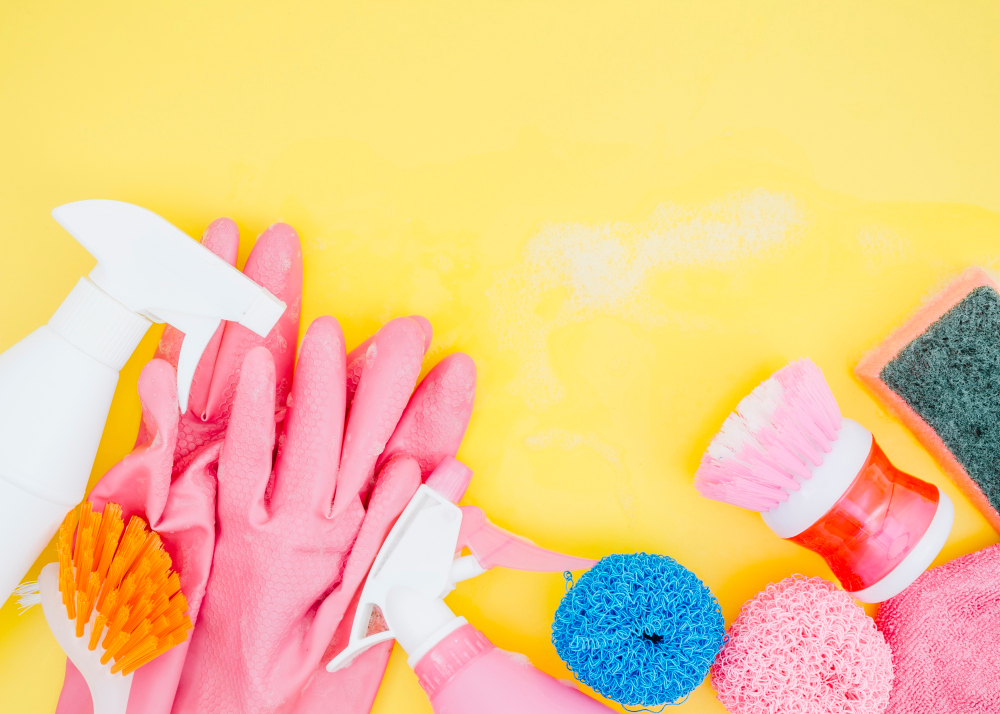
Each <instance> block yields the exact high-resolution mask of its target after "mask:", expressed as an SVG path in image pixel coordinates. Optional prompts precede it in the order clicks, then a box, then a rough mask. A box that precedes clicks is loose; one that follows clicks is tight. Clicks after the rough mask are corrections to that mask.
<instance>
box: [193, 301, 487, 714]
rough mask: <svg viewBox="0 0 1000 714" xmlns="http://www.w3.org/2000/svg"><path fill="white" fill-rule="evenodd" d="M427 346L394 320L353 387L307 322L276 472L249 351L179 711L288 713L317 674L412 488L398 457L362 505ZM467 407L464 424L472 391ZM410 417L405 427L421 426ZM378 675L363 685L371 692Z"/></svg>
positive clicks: (370, 349)
mask: <svg viewBox="0 0 1000 714" xmlns="http://www.w3.org/2000/svg"><path fill="white" fill-rule="evenodd" d="M428 338H429V331H428V332H425V330H424V327H423V321H418V320H416V319H411V318H399V319H397V320H393V321H392V322H390V323H388V324H387V325H386V326H384V327H383V328H382V329H381V330H380V331H379V332H378V333H377V334H376V335H375V336H374V337H373V338H372V339H371V340H369V341H368V343H366V345H363V346H362V348H363V349H361V350H356V351H355V352H354V353H352V357H357V356H359V355H363V356H364V360H363V362H362V363H361V364H360V365H355V364H354V360H352V365H351V366H352V367H353V368H355V369H352V370H351V379H350V380H348V366H347V356H346V355H345V353H344V341H343V335H342V333H341V330H340V326H339V325H338V324H337V322H336V320H334V319H333V318H320V319H318V320H317V321H316V322H314V323H313V324H312V326H310V328H309V331H308V332H307V334H306V336H305V338H304V339H303V342H302V346H301V348H300V355H299V363H298V366H297V368H296V373H295V378H294V381H293V384H292V392H291V397H290V399H289V405H288V411H287V416H286V419H285V430H284V434H283V435H282V437H281V443H280V445H279V449H278V455H277V458H276V459H275V460H274V462H273V463H274V466H273V469H272V446H273V443H274V421H273V415H272V412H273V408H272V406H271V405H272V404H273V401H272V400H273V398H274V368H273V365H272V362H271V358H270V355H269V354H268V353H267V351H266V350H253V351H251V352H250V353H249V355H248V356H247V358H246V361H245V362H244V364H243V371H242V375H241V378H240V382H239V388H238V390H237V395H236V401H235V404H234V406H233V414H232V418H231V421H230V425H229V429H228V431H227V432H226V437H225V443H224V446H223V450H222V455H221V457H220V462H219V464H220V465H219V491H218V499H219V503H218V519H219V521H218V526H217V533H218V540H217V545H216V552H215V561H214V564H213V567H212V572H211V576H210V580H209V583H208V587H207V592H206V596H205V600H204V602H203V605H202V612H201V615H200V618H199V622H198V624H197V626H196V628H195V631H194V635H193V638H192V642H191V648H190V650H189V654H188V658H187V661H186V663H185V668H184V672H183V675H182V678H181V683H180V686H179V688H178V691H177V697H176V700H175V705H174V711H175V712H178V713H180V714H192V713H195V712H197V713H208V714H215V713H217V712H240V713H243V712H247V713H253V714H256V713H258V712H278V711H290V710H292V708H293V707H294V705H295V703H296V701H297V700H298V698H299V695H300V693H301V691H302V689H303V686H304V685H305V684H306V683H307V682H308V681H309V680H310V678H311V677H312V675H313V674H314V672H315V671H316V669H317V668H318V667H319V666H320V664H321V663H325V662H321V660H322V657H323V654H324V653H325V651H326V650H327V646H328V645H329V643H330V641H331V638H332V636H333V633H334V631H335V630H336V628H337V626H338V625H339V624H340V622H341V621H342V619H343V616H344V612H345V611H346V610H347V608H348V607H349V605H350V603H351V600H352V599H353V598H354V594H355V591H356V589H357V586H358V585H359V584H360V582H361V581H362V580H363V578H364V575H365V573H366V572H367V570H368V568H369V567H370V563H371V559H373V558H374V555H375V553H376V552H377V550H378V548H379V546H380V544H381V542H382V540H383V539H384V537H385V535H386V534H387V533H388V530H389V529H390V528H391V526H392V523H393V522H394V521H395V519H396V518H397V517H398V515H399V513H400V511H401V510H402V509H403V507H404V506H405V505H406V503H407V502H408V501H409V499H410V497H411V496H412V494H413V492H414V490H415V489H416V487H417V485H418V484H419V483H420V477H421V469H420V464H419V463H418V461H417V460H416V459H414V458H411V457H409V456H406V455H404V454H403V453H399V454H397V455H396V456H394V457H393V458H388V459H386V460H385V463H384V465H382V467H381V469H380V471H379V476H378V479H377V481H376V482H375V486H374V490H373V491H372V493H371V495H370V498H369V499H367V509H366V508H365V506H364V505H363V502H362V498H361V497H359V494H363V493H365V492H367V491H368V489H369V487H370V484H371V483H372V479H373V477H374V474H375V466H376V459H377V458H378V457H379V456H380V455H381V454H382V452H383V451H384V450H385V444H386V442H387V441H388V440H389V437H390V435H391V434H392V432H393V430H394V428H395V427H396V425H397V423H398V422H399V421H400V417H401V416H402V413H403V410H404V407H405V406H406V403H407V400H408V398H409V397H410V394H411V391H412V389H413V385H414V384H415V383H416V379H417V376H418V374H419V371H420V365H421V362H422V359H423V354H424V351H425V350H426V346H427V343H428V342H429V339H428ZM464 359H465V360H467V358H464ZM462 362H463V359H459V358H455V359H452V360H451V363H462ZM466 371H467V372H468V370H466ZM359 373H360V376H358V374H359ZM473 374H474V372H473ZM432 382H433V380H432ZM355 385H356V388H355ZM349 390H351V391H353V392H354V398H353V400H352V401H351V404H350V410H349V412H348V410H347V399H348V391H349ZM424 391H425V392H429V391H431V390H430V389H429V388H428V389H427V390H424ZM467 397H468V398H467V409H466V412H467V413H468V412H469V411H471V397H472V394H471V390H468V394H467ZM417 411H419V410H416V411H415V412H414V416H413V417H412V418H411V419H410V420H408V421H407V422H406V423H411V424H413V423H415V422H416V421H419V420H418V419H417V416H416V412H417ZM345 412H347V413H348V416H347V426H346V429H345V428H344V421H345ZM421 413H422V412H421ZM467 419H468V416H467V414H466V417H465V420H464V421H467ZM407 428H408V429H410V430H411V431H412V432H414V433H416V432H417V431H418V430H417V429H415V428H414V427H413V426H411V427H407ZM464 428H465V424H464V422H463V423H462V426H461V431H462V432H464ZM459 438H460V435H459ZM331 504H333V508H332V509H331ZM338 508H339V510H338ZM368 671H371V672H372V673H373V675H374V676H370V675H369V674H368ZM381 674H382V670H381V668H377V671H376V670H366V672H364V673H362V676H361V677H360V679H361V680H363V681H364V687H365V689H366V691H368V690H374V689H375V688H377V683H378V681H380V680H381ZM327 704H328V706H329V704H330V702H327Z"/></svg>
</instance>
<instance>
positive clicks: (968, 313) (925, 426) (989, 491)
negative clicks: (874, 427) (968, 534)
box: [854, 268, 1000, 531]
mask: <svg viewBox="0 0 1000 714" xmlns="http://www.w3.org/2000/svg"><path fill="white" fill-rule="evenodd" d="M998 335H1000V286H998V285H997V283H996V281H994V280H993V278H992V277H990V275H989V274H988V273H987V272H986V271H984V270H982V269H981V268H969V269H968V270H966V271H965V272H964V273H962V274H961V275H960V276H959V277H958V278H956V279H955V281H954V282H952V283H951V284H950V285H948V287H946V288H945V289H944V290H943V291H942V292H941V293H939V294H938V295H937V296H935V297H934V298H933V299H932V300H931V301H930V302H928V303H927V304H925V305H924V306H923V307H921V308H920V309H919V310H918V311H917V312H916V313H915V314H914V315H913V317H911V318H910V319H909V320H908V321H907V322H906V324H904V325H903V326H902V327H900V328H899V329H898V330H896V331H895V332H893V333H892V334H891V335H890V336H889V337H888V338H887V339H886V340H885V341H884V342H883V343H882V344H880V345H879V346H878V347H876V348H875V349H874V350H872V351H871V352H870V353H868V354H867V355H865V357H864V359H862V360H861V361H860V362H859V363H858V366H857V367H856V368H855V370H854V371H855V373H856V374H857V375H858V378H859V379H860V380H861V381H862V382H863V383H864V384H865V385H866V386H867V387H868V388H869V389H870V390H871V391H872V392H874V393H875V396H876V397H878V398H879V399H880V400H881V401H882V402H883V403H884V404H885V405H886V406H888V407H889V409H890V410H892V411H893V412H894V413H895V414H896V416H898V417H899V419H900V420H901V421H902V422H903V423H904V424H905V425H906V426H907V427H908V428H909V429H910V431H912V432H913V433H914V434H916V436H917V438H918V439H919V440H920V442H921V443H922V444H923V445H924V447H925V448H926V449H927V450H928V451H930V452H931V454H933V455H934V457H935V458H936V459H937V461H938V463H939V464H941V468H943V469H944V471H945V472H946V473H947V474H948V476H949V477H951V480H952V481H954V482H955V485H957V486H958V487H959V488H960V489H961V490H962V492H963V493H964V494H965V496H966V498H968V499H969V500H970V501H971V502H972V504H973V505H974V506H975V507H976V508H978V509H979V511H980V512H981V513H982V514H983V515H984V516H985V517H986V520H988V521H989V522H990V524H991V525H992V526H993V527H994V528H996V529H997V530H998V531H1000V472H998V471H997V468H996V463H997V460H998V457H1000V342H998V340H997V337H998Z"/></svg>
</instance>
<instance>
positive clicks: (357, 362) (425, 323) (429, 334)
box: [347, 315, 434, 406]
mask: <svg viewBox="0 0 1000 714" xmlns="http://www.w3.org/2000/svg"><path fill="white" fill-rule="evenodd" d="M410 319H411V320H414V321H416V323H417V324H418V325H420V329H421V330H422V331H423V333H424V354H427V350H429V349H430V347H431V339H432V338H433V336H434V330H433V329H432V328H431V322H430V320H428V319H427V318H426V317H424V316H423V315H410ZM376 334H377V333H376ZM374 339H375V335H372V336H371V337H369V338H368V339H367V340H365V341H364V342H362V343H361V344H360V345H358V346H357V347H355V348H354V349H353V350H351V351H350V352H349V353H348V355H347V405H348V406H350V405H351V401H352V400H353V399H354V393H355V392H356V391H357V389H358V382H360V381H361V373H362V372H363V371H364V368H365V361H366V360H365V356H366V355H367V353H368V347H369V346H370V345H371V343H372V341H373V340H374Z"/></svg>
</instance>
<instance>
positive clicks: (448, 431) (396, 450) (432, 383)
mask: <svg viewBox="0 0 1000 714" xmlns="http://www.w3.org/2000/svg"><path fill="white" fill-rule="evenodd" d="M352 354H353V353H352ZM475 393H476V366H475V364H474V363H473V361H472V359H470V358H469V357H468V355H464V354H453V355H450V356H448V357H446V358H444V359H443V360H441V361H440V362H439V363H438V364H437V365H436V366H435V367H434V369H432V370H431V371H430V372H429V373H428V374H427V376H426V377H424V379H423V381H421V382H420V386H418V387H417V390H416V391H415V392H414V393H413V396H412V397H410V401H409V403H408V404H407V405H406V410H405V411H404V412H403V416H402V418H401V419H400V420H399V424H398V425H397V426H396V430H395V431H394V432H393V434H392V437H391V438H390V439H389V442H388V444H386V448H385V450H384V451H383V452H382V455H381V456H379V459H378V462H377V464H376V468H377V469H380V468H381V467H382V465H383V464H385V463H388V462H389V461H390V460H394V459H396V458H398V457H400V456H409V457H412V458H413V459H415V460H416V461H417V463H418V464H419V466H420V476H421V480H422V481H426V480H427V477H428V476H430V474H431V472H432V471H434V469H435V468H437V466H438V465H439V464H440V463H441V462H442V461H443V460H444V459H445V458H446V457H448V456H451V457H454V456H455V454H456V453H458V447H459V446H460V445H461V443H462V437H463V436H464V435H465V430H466V427H467V426H468V424H469V417H470V416H471V414H472V404H473V400H474V398H475ZM384 539H385V536H384V535H383V536H382V537H381V538H378V539H372V540H371V541H370V542H366V543H364V544H363V545H362V543H361V542H360V540H359V542H358V543H356V544H355V546H354V550H353V551H352V552H351V563H350V564H349V566H348V569H349V570H348V572H346V573H345V574H344V579H343V581H342V583H341V585H340V586H339V587H338V594H337V597H338V605H337V607H338V611H339V609H340V608H343V607H344V606H345V602H348V604H347V607H346V610H344V611H343V614H342V615H341V616H340V621H339V622H338V623H337V628H336V632H335V634H334V636H333V639H332V641H331V642H330V644H329V646H328V647H327V650H326V652H325V653H324V654H323V657H322V658H321V659H320V665H319V667H318V668H317V670H316V671H315V672H314V674H313V676H312V679H311V680H310V682H309V684H308V685H306V688H305V690H304V691H303V693H302V695H301V697H300V698H299V701H298V702H297V704H296V705H295V709H294V712H295V714H364V712H368V711H371V708H372V704H373V703H374V701H375V695H376V694H377V693H378V688H379V685H380V684H381V683H382V677H383V675H384V674H385V668H386V665H388V663H389V655H390V654H391V653H392V646H393V643H392V642H383V643H381V644H378V645H375V646H374V647H372V648H370V649H368V650H366V651H365V652H363V653H362V654H361V655H360V656H359V657H357V659H355V660H354V662H352V663H351V665H350V666H349V667H347V668H346V669H341V670H338V671H337V672H327V671H326V663H327V662H329V661H330V660H331V659H333V657H334V656H335V655H337V654H338V653H339V652H340V651H341V650H342V649H343V648H344V647H346V646H347V642H348V640H349V638H350V627H351V622H352V620H353V619H354V613H355V610H356V609H357V605H358V597H359V596H360V594H361V586H362V585H363V584H364V578H365V577H366V576H367V575H368V570H369V569H370V568H371V564H372V562H373V561H374V560H375V556H376V555H377V554H378V549H379V548H380V547H381V545H382V541H383V540H384ZM362 548H364V550H363V549H362ZM351 566H356V567H353V568H352V567H351ZM332 608H333V605H332V603H331V609H332ZM329 617H330V620H331V621H332V620H335V619H336V617H337V615H336V611H334V612H331V613H330V616H329Z"/></svg>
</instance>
